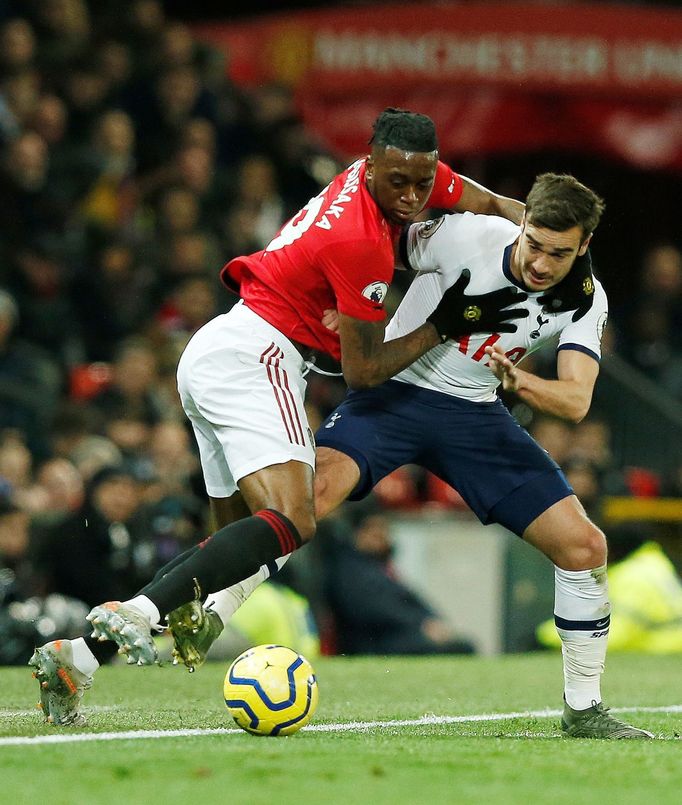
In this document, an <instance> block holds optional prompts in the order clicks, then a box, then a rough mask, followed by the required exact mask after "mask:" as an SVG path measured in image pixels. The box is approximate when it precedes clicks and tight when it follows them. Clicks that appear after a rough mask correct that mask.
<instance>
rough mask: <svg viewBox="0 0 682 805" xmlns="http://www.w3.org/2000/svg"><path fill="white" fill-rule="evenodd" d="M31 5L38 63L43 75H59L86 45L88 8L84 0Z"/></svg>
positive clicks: (58, 0)
mask: <svg viewBox="0 0 682 805" xmlns="http://www.w3.org/2000/svg"><path fill="white" fill-rule="evenodd" d="M32 5H33V9H32V10H33V12H34V14H35V17H36V30H37V34H38V49H37V53H38V59H39V62H40V65H41V67H42V69H43V70H44V72H45V73H46V74H47V75H59V74H60V72H61V71H62V70H63V69H64V68H65V67H66V66H67V65H69V64H70V63H72V62H73V61H74V60H75V59H78V58H79V57H80V56H82V55H83V54H84V53H86V51H87V48H88V46H89V44H90V33H91V29H90V15H89V12H88V7H87V5H86V3H85V0H42V2H40V3H33V4H32Z"/></svg>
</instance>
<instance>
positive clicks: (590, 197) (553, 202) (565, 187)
mask: <svg viewBox="0 0 682 805" xmlns="http://www.w3.org/2000/svg"><path fill="white" fill-rule="evenodd" d="M603 212H604V200H603V199H602V198H600V197H599V196H598V195H597V194H596V193H595V192H594V191H593V190H590V188H589V187H586V186H585V185H584V184H581V183H580V182H579V181H578V180H577V179H576V178H575V177H574V176H570V175H569V174H566V173H564V174H558V173H541V174H540V175H539V176H538V177H537V178H536V179H535V182H534V183H533V186H532V187H531V189H530V193H528V197H527V198H526V218H527V219H528V220H529V221H530V222H531V223H532V224H534V225H535V226H540V227H545V228H547V229H552V230H554V231H555V232H565V231H566V230H567V229H571V228H572V227H574V226H580V227H581V228H582V230H583V237H586V236H587V235H589V234H590V233H591V232H594V230H595V229H596V228H597V224H598V223H599V219H600V218H601V215H602V213H603Z"/></svg>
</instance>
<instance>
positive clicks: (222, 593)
mask: <svg viewBox="0 0 682 805" xmlns="http://www.w3.org/2000/svg"><path fill="white" fill-rule="evenodd" d="M290 556H291V554H290V553H288V554H287V555H286V556H280V557H279V558H278V559H276V560H275V561H276V562H277V569H278V570H279V569H280V568H281V567H282V566H283V565H284V564H285V563H286V561H287V560H288V559H289V557H290ZM269 578H270V569H269V568H268V566H267V565H262V566H261V567H260V568H259V569H258V570H257V571H256V572H255V573H254V574H253V576H249V577H248V579H244V581H240V582H238V583H237V584H233V585H232V587H227V588H226V589H225V590H219V591H218V592H217V593H211V594H210V595H209V596H208V598H207V599H206V601H205V602H204V606H205V607H206V609H209V608H210V609H212V610H213V611H214V612H217V613H218V615H219V617H220V620H221V621H222V622H223V624H225V623H227V622H228V621H229V620H230V618H231V617H232V616H233V615H234V613H235V612H236V611H237V610H238V609H239V607H240V606H241V605H242V604H243V603H244V601H246V599H247V598H248V597H249V596H250V595H251V593H252V592H253V591H254V590H255V589H256V587H258V586H259V585H260V584H262V583H263V582H264V581H265V580H266V579H269Z"/></svg>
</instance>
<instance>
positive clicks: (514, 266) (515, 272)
mask: <svg viewBox="0 0 682 805" xmlns="http://www.w3.org/2000/svg"><path fill="white" fill-rule="evenodd" d="M518 253H519V242H518V240H517V241H515V242H514V245H513V246H512V250H511V254H510V255H509V270H510V271H511V275H512V277H514V279H515V280H516V281H517V282H520V283H523V280H522V279H521V269H520V268H519V264H518V261H517V255H518Z"/></svg>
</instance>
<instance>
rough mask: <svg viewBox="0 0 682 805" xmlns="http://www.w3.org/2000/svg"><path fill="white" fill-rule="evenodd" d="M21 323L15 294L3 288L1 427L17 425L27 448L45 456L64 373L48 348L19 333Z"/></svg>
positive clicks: (0, 302)
mask: <svg viewBox="0 0 682 805" xmlns="http://www.w3.org/2000/svg"><path fill="white" fill-rule="evenodd" d="M18 325H19V306H18V305H17V302H16V300H15V298H14V297H13V296H12V295H11V294H10V293H8V292H7V291H3V290H0V429H4V428H14V429H18V430H19V431H20V432H21V433H22V434H23V438H24V439H25V441H26V443H27V445H28V448H29V449H30V450H31V451H33V452H34V453H35V454H36V455H37V456H39V457H45V456H46V455H47V454H48V451H49V447H48V438H49V437H48V432H49V426H50V422H51V419H52V416H53V415H54V412H55V411H56V408H57V405H58V403H59V395H60V392H61V385H62V375H61V372H60V369H59V366H58V365H57V363H56V362H55V361H54V360H53V359H52V358H51V357H50V355H49V354H48V353H47V352H46V351H44V350H42V349H41V348H40V347H38V346H36V345H35V344H33V343H31V342H30V341H28V340H26V339H25V338H21V337H19V336H18V335H17V328H18Z"/></svg>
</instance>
